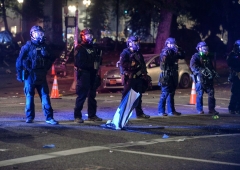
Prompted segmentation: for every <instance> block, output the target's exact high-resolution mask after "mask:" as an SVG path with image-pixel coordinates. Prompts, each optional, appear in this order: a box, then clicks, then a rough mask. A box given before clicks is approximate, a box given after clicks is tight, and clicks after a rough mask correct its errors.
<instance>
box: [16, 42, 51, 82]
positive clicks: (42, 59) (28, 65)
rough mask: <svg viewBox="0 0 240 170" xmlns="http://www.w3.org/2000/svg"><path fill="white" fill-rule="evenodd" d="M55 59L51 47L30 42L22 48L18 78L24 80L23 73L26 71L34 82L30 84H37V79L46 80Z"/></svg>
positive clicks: (17, 62)
mask: <svg viewBox="0 0 240 170" xmlns="http://www.w3.org/2000/svg"><path fill="white" fill-rule="evenodd" d="M54 61H55V57H53V55H51V51H50V49H49V47H48V46H47V45H46V44H45V43H43V44H36V43H33V42H31V41H28V42H27V43H26V44H25V45H24V46H22V48H21V51H20V54H19V56H18V58H17V61H16V70H17V76H18V78H20V79H22V78H23V77H22V72H23V70H26V72H28V75H29V77H30V78H32V80H30V79H29V83H35V82H36V81H37V79H44V78H45V77H46V75H47V71H48V70H49V69H50V68H51V66H52V64H53V62H54Z"/></svg>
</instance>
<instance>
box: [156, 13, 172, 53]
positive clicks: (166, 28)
mask: <svg viewBox="0 0 240 170" xmlns="http://www.w3.org/2000/svg"><path fill="white" fill-rule="evenodd" d="M172 16H173V14H172V12H170V11H167V10H162V12H161V17H160V23H159V25H158V32H157V37H156V46H155V50H154V53H155V54H159V53H160V52H161V50H162V48H163V47H164V43H165V41H166V39H167V38H168V37H169V35H170V32H171V23H172Z"/></svg>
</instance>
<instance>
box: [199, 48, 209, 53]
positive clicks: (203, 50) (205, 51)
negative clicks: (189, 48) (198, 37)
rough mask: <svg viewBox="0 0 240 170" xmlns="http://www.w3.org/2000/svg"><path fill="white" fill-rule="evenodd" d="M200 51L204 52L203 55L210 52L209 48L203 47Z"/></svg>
mask: <svg viewBox="0 0 240 170" xmlns="http://www.w3.org/2000/svg"><path fill="white" fill-rule="evenodd" d="M200 51H201V52H203V53H207V52H208V46H203V47H201V48H200Z"/></svg>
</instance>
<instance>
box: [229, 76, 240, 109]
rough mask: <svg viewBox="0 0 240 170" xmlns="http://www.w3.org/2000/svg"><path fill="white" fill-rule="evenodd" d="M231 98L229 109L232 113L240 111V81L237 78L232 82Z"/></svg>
mask: <svg viewBox="0 0 240 170" xmlns="http://www.w3.org/2000/svg"><path fill="white" fill-rule="evenodd" d="M231 92H232V94H231V97H230V102H229V106H228V109H229V110H231V111H240V102H239V99H240V79H239V78H238V77H237V76H236V77H234V79H233V82H232V88H231Z"/></svg>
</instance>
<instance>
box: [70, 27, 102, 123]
mask: <svg viewBox="0 0 240 170" xmlns="http://www.w3.org/2000/svg"><path fill="white" fill-rule="evenodd" d="M80 38H81V44H78V45H77V47H76V48H75V52H74V59H75V61H74V66H75V68H76V70H77V87H76V94H77V98H76V103H75V108H74V119H75V122H76V123H83V122H84V121H83V119H82V108H83V104H84V102H85V100H86V98H88V120H89V121H102V119H101V118H99V117H98V116H97V115H96V112H97V101H96V99H95V97H96V90H97V88H98V87H99V86H100V83H101V80H100V76H99V75H98V71H99V66H100V63H101V51H100V50H99V49H97V48H96V47H94V46H93V32H92V30H91V29H84V30H82V31H81V32H80Z"/></svg>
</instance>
